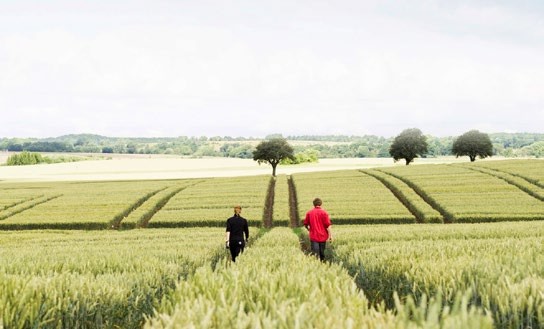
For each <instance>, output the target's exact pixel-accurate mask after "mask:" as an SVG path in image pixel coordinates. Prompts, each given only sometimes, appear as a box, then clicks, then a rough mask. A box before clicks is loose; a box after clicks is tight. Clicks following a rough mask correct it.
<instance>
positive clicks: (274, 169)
mask: <svg viewBox="0 0 544 329" xmlns="http://www.w3.org/2000/svg"><path fill="white" fill-rule="evenodd" d="M277 165H278V164H277V163H273V164H272V176H274V177H276V166H277Z"/></svg>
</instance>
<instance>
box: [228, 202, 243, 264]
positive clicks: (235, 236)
mask: <svg viewBox="0 0 544 329" xmlns="http://www.w3.org/2000/svg"><path fill="white" fill-rule="evenodd" d="M241 212H242V207H241V206H239V205H236V206H234V216H232V217H231V218H229V219H227V234H226V238H225V240H226V244H227V247H228V248H229V249H230V254H231V255H232V261H233V262H235V261H236V257H237V256H238V255H239V254H240V252H243V251H244V247H245V245H246V242H247V239H249V228H248V227H247V220H246V219H245V218H244V217H242V216H240V213H241ZM244 234H245V235H246V238H245V240H244Z"/></svg>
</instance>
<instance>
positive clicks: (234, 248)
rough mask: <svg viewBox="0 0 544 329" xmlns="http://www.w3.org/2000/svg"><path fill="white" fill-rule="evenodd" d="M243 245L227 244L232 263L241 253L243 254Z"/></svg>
mask: <svg viewBox="0 0 544 329" xmlns="http://www.w3.org/2000/svg"><path fill="white" fill-rule="evenodd" d="M244 247H245V243H244V241H230V242H229V249H230V255H231V256H232V261H233V262H236V257H238V255H239V254H240V253H241V252H244Z"/></svg>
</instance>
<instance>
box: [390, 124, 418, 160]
mask: <svg viewBox="0 0 544 329" xmlns="http://www.w3.org/2000/svg"><path fill="white" fill-rule="evenodd" d="M425 153H427V137H425V136H424V135H423V133H422V132H421V130H419V129H417V128H410V129H406V130H403V131H402V132H401V133H400V134H399V135H398V136H397V137H395V139H394V140H393V143H392V144H391V147H390V148H389V154H391V156H392V157H393V159H394V160H395V161H399V160H400V159H404V160H406V165H409V164H410V162H412V161H413V160H414V159H415V158H417V157H418V156H419V155H423V154H425Z"/></svg>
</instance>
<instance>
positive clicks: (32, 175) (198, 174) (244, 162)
mask: <svg viewBox="0 0 544 329" xmlns="http://www.w3.org/2000/svg"><path fill="white" fill-rule="evenodd" d="M5 158H7V156H6V157H5ZM5 158H2V157H0V163H5ZM460 161H464V162H466V161H467V160H466V159H456V158H454V157H449V158H441V159H416V160H415V164H414V165H417V164H423V163H451V162H460ZM403 165H404V162H398V163H396V164H395V163H394V162H393V160H392V159H389V158H357V159H322V160H320V161H319V163H315V164H304V165H292V166H282V165H278V168H277V171H276V174H277V175H281V174H287V175H290V174H294V173H298V172H311V171H328V170H341V169H359V168H372V167H383V166H403ZM270 174H272V167H271V166H270V165H266V164H262V165H259V164H257V162H256V161H253V160H251V159H233V158H205V159H187V158H179V157H175V156H160V155H133V156H128V155H120V156H113V157H112V159H109V160H87V161H79V162H71V163H59V164H40V165H33V166H10V167H8V166H0V181H5V182H13V181H20V182H23V181H26V182H29V181H30V182H31V181H97V180H139V179H180V178H202V177H236V176H250V175H270Z"/></svg>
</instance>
